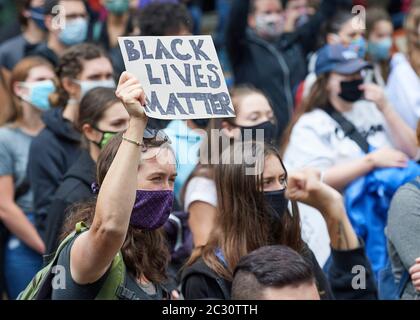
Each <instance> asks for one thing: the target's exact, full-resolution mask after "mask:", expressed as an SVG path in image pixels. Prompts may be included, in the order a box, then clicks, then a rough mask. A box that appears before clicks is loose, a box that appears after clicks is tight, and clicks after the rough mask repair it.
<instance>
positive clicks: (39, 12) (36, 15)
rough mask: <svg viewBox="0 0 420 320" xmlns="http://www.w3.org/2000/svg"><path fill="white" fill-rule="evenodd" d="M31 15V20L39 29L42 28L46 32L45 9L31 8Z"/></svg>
mask: <svg viewBox="0 0 420 320" xmlns="http://www.w3.org/2000/svg"><path fill="white" fill-rule="evenodd" d="M29 11H30V13H31V19H32V20H33V21H34V22H35V23H36V25H37V26H38V28H40V29H41V30H44V31H46V30H47V28H46V27H45V21H44V19H45V15H44V7H43V6H41V7H31V8H30V9H29Z"/></svg>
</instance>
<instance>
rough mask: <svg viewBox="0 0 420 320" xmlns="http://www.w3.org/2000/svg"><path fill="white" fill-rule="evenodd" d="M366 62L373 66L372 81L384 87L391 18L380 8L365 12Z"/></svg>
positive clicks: (390, 40)
mask: <svg viewBox="0 0 420 320" xmlns="http://www.w3.org/2000/svg"><path fill="white" fill-rule="evenodd" d="M366 18H367V20H366V37H367V40H368V45H367V60H368V61H370V62H372V64H373V77H372V81H373V82H375V83H376V84H378V85H380V86H381V87H383V88H384V87H385V85H386V82H387V81H388V77H389V71H390V63H392V62H391V58H392V45H393V39H392V35H393V32H394V28H393V26H392V21H391V17H390V16H389V15H388V13H387V12H386V11H385V10H384V9H382V8H375V7H374V8H370V9H368V10H367V12H366Z"/></svg>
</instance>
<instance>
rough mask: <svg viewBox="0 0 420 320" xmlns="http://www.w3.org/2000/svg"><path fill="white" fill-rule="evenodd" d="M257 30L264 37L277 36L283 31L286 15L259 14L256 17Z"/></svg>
mask: <svg viewBox="0 0 420 320" xmlns="http://www.w3.org/2000/svg"><path fill="white" fill-rule="evenodd" d="M255 23H256V26H255V28H256V31H257V33H258V34H259V35H261V36H262V37H268V38H275V37H278V36H279V35H281V34H282V33H283V30H284V23H285V21H284V17H283V15H281V14H276V13H274V14H259V15H257V16H256V17H255Z"/></svg>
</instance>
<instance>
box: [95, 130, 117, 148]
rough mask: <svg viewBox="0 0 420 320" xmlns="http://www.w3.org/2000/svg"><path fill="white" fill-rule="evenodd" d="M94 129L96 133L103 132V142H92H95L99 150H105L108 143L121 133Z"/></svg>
mask: <svg viewBox="0 0 420 320" xmlns="http://www.w3.org/2000/svg"><path fill="white" fill-rule="evenodd" d="M94 129H95V130H96V131H99V132H101V133H102V138H101V140H100V141H99V142H96V141H91V142H93V143H94V144H96V145H97V146H98V147H99V149H103V148H105V146H106V145H107V144H108V142H109V141H110V140H111V139H112V138H113V137H114V136H115V135H116V134H118V133H119V132H112V131H103V130H101V129H98V128H95V127H94Z"/></svg>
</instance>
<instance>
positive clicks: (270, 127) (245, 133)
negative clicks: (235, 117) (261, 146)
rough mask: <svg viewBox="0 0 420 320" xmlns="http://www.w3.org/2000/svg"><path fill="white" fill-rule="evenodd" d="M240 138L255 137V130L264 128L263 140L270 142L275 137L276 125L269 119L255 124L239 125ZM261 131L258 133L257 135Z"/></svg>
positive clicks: (254, 138)
mask: <svg viewBox="0 0 420 320" xmlns="http://www.w3.org/2000/svg"><path fill="white" fill-rule="evenodd" d="M240 129H241V134H242V139H244V140H245V139H249V138H251V139H253V140H256V138H257V132H258V131H257V130H264V131H263V132H264V141H265V142H268V143H271V142H272V141H273V140H274V139H275V137H276V126H275V125H274V124H273V123H272V122H271V121H266V122H263V123H260V124H258V125H256V126H250V127H240ZM260 134H261V133H258V137H259V135H260Z"/></svg>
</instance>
